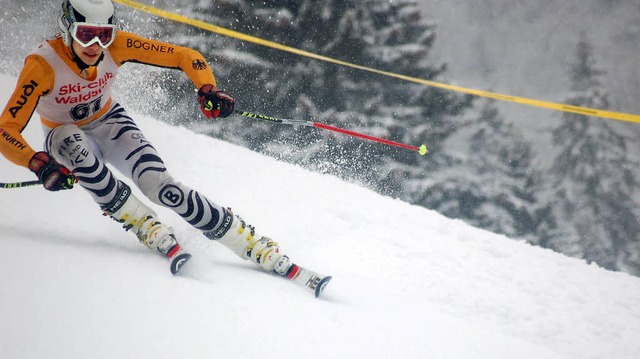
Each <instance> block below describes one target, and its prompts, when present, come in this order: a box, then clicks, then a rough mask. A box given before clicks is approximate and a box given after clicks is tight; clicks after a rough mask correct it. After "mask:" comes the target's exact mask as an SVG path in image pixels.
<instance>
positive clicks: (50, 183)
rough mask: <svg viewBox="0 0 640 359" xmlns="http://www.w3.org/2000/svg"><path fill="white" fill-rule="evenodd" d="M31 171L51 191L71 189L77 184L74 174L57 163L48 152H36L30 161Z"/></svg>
mask: <svg viewBox="0 0 640 359" xmlns="http://www.w3.org/2000/svg"><path fill="white" fill-rule="evenodd" d="M29 169H30V170H31V171H32V172H33V173H35V174H36V176H38V179H39V180H40V182H42V185H43V186H44V188H45V189H47V190H49V191H59V190H61V189H71V188H73V185H74V184H75V183H76V176H75V175H74V174H73V172H71V171H69V169H68V168H66V167H65V166H63V165H61V164H59V163H58V162H56V160H54V159H53V157H51V156H49V154H48V153H46V152H42V151H40V152H36V154H35V155H33V157H31V160H29Z"/></svg>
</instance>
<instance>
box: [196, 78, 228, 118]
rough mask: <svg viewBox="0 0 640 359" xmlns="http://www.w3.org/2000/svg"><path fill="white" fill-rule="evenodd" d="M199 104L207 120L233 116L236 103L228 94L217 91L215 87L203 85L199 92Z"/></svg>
mask: <svg viewBox="0 0 640 359" xmlns="http://www.w3.org/2000/svg"><path fill="white" fill-rule="evenodd" d="M198 102H199V103H200V108H201V109H202V113H204V115H205V116H206V117H207V118H211V117H214V118H216V117H227V116H229V115H231V114H232V113H233V106H234V104H235V102H236V101H235V100H234V99H233V97H231V95H229V94H228V93H226V92H224V91H218V90H216V87H215V86H213V85H203V86H202V87H200V90H198Z"/></svg>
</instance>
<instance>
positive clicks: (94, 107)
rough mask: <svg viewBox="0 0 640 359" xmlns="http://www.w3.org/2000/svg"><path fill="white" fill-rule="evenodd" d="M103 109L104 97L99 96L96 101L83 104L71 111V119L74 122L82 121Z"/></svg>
mask: <svg viewBox="0 0 640 359" xmlns="http://www.w3.org/2000/svg"><path fill="white" fill-rule="evenodd" d="M101 108H102V96H99V97H98V98H96V99H95V100H93V101H91V102H87V103H81V104H78V105H77V106H75V107H74V108H72V109H71V111H69V114H70V115H71V118H73V120H74V121H81V120H84V119H86V118H88V117H89V116H92V115H95V114H96V113H97V112H98V111H100V109H101Z"/></svg>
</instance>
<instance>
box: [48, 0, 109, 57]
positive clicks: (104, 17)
mask: <svg viewBox="0 0 640 359" xmlns="http://www.w3.org/2000/svg"><path fill="white" fill-rule="evenodd" d="M74 23H89V24H93V25H114V26H115V25H116V14H115V8H114V6H113V3H112V2H111V0H64V1H63V2H62V6H61V8H60V15H59V16H58V26H59V27H60V31H61V32H62V38H63V39H64V43H65V44H66V45H67V46H71V40H72V36H71V32H70V31H71V30H72V29H71V27H72V25H73V24H74ZM115 30H116V29H115V28H114V31H115ZM113 35H114V36H115V33H114V34H113Z"/></svg>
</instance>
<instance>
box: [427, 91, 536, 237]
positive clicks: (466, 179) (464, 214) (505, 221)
mask: <svg viewBox="0 0 640 359" xmlns="http://www.w3.org/2000/svg"><path fill="white" fill-rule="evenodd" d="M468 115H469V114H468ZM474 116H475V115H474ZM450 142H451V143H450V144H448V146H450V147H453V148H456V149H457V153H456V154H455V156H453V160H452V164H451V165H449V166H447V167H446V168H443V169H441V170H440V171H438V172H437V173H435V174H434V176H433V177H432V178H431V181H433V183H432V184H431V185H430V186H429V187H430V195H429V196H423V197H422V202H420V204H422V205H424V206H427V207H430V208H435V209H436V210H438V211H439V212H440V213H443V214H445V215H447V216H449V217H452V218H459V219H464V220H465V221H466V222H468V223H470V224H472V225H475V226H478V227H481V228H485V229H487V230H491V231H493V232H496V233H503V234H506V235H509V236H511V237H516V238H526V239H528V240H530V241H534V238H535V233H536V230H537V228H538V227H539V226H540V225H541V222H544V220H545V219H544V217H543V216H542V215H541V214H543V211H541V210H540V209H539V207H541V205H540V204H539V203H538V198H537V196H536V193H537V191H538V187H539V183H540V173H539V172H538V171H537V170H536V169H535V168H534V166H533V164H532V158H533V151H532V148H531V145H530V144H529V143H528V142H526V141H525V140H524V138H523V136H522V135H521V134H519V133H518V131H517V129H516V128H515V127H514V126H513V124H512V123H509V122H507V121H505V120H504V118H503V117H502V116H501V115H500V114H499V113H498V110H497V109H496V107H495V103H494V101H492V100H488V101H484V105H483V106H482V107H481V108H480V112H479V113H478V114H477V118H471V119H470V121H468V123H467V125H466V126H465V128H464V129H463V130H460V131H458V133H457V134H456V135H455V136H454V137H453V138H452V139H451V141H450Z"/></svg>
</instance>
